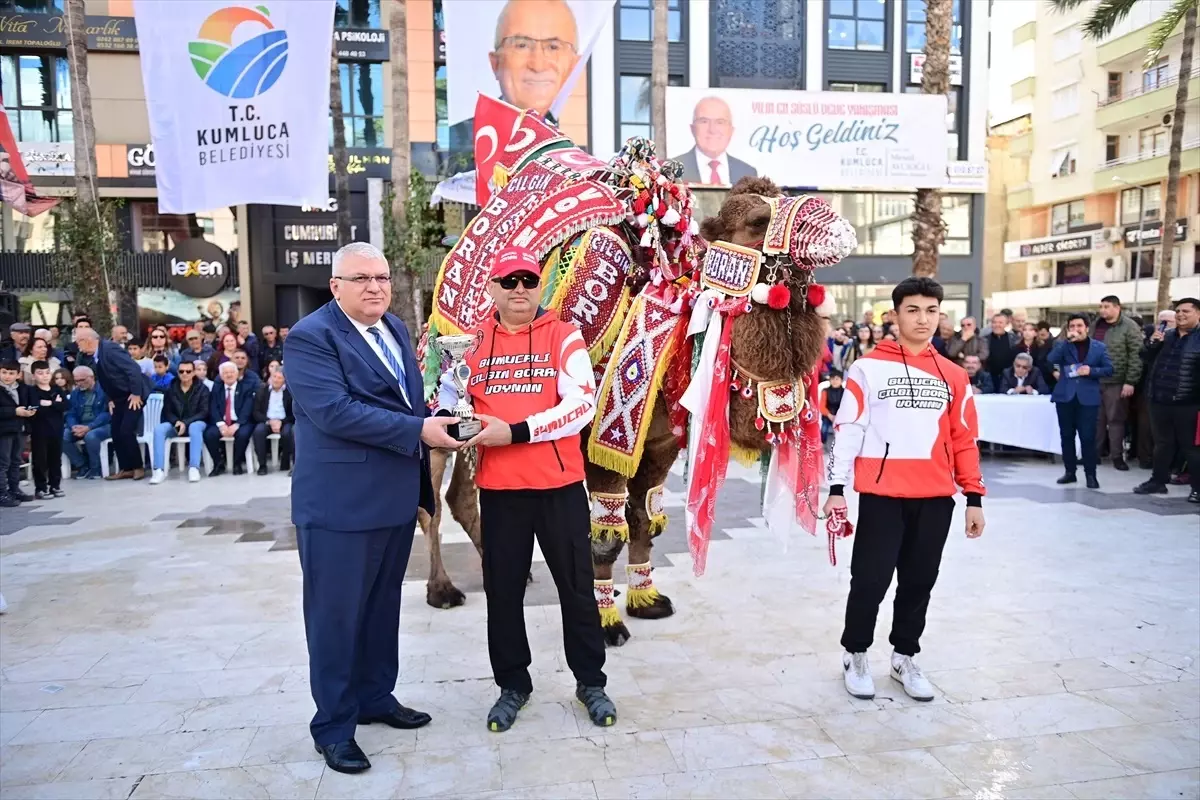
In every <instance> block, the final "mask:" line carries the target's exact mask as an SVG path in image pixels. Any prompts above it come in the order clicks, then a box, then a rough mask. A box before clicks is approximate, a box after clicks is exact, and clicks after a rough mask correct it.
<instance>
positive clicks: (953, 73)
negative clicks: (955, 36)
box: [908, 53, 963, 86]
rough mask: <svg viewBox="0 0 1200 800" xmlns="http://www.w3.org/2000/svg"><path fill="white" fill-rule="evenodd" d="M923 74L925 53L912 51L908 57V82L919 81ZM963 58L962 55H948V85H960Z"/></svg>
mask: <svg viewBox="0 0 1200 800" xmlns="http://www.w3.org/2000/svg"><path fill="white" fill-rule="evenodd" d="M924 74H925V54H924V53H912V54H911V55H909V57H908V82H909V83H920V82H921V76H922V75H924ZM962 79H963V60H962V56H956V55H951V56H950V85H951V86H962Z"/></svg>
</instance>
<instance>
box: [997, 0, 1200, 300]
mask: <svg viewBox="0 0 1200 800" xmlns="http://www.w3.org/2000/svg"><path fill="white" fill-rule="evenodd" d="M1168 5H1170V4H1169V3H1168V2H1166V0H1146V2H1142V3H1139V4H1137V5H1136V6H1135V7H1134V11H1133V13H1132V14H1130V15H1129V17H1127V18H1126V19H1125V20H1124V21H1123V22H1122V23H1120V24H1119V25H1118V27H1117V28H1116V29H1115V30H1114V31H1113V33H1112V34H1111V35H1110V36H1109V37H1108V38H1107V39H1105V40H1104V41H1102V42H1091V41H1089V40H1087V39H1085V38H1084V37H1083V36H1082V34H1081V32H1080V28H1079V22H1080V20H1081V19H1082V18H1083V16H1084V14H1085V12H1086V11H1087V10H1088V8H1087V6H1086V5H1085V6H1084V7H1082V8H1081V9H1078V10H1077V11H1075V12H1072V13H1070V14H1063V15H1059V14H1056V13H1054V12H1053V11H1052V10H1051V9H1050V7H1049V5H1048V4H1045V3H1038V4H1036V17H1035V18H1034V19H1033V20H1031V21H1029V22H1026V23H1025V24H1023V25H1021V26H1020V27H1018V28H1017V29H1016V31H1015V32H1014V34H1013V47H1014V50H1013V57H1012V61H1013V63H1015V64H1020V65H1024V67H1023V71H1022V72H1018V73H1016V74H1015V75H1014V78H1015V81H1014V83H1013V85H1012V93H1013V94H1012V97H1013V101H1014V102H1020V103H1022V104H1023V105H1024V107H1026V108H1029V109H1030V120H1031V124H1030V125H1029V126H1028V127H1027V129H1025V130H1021V131H1016V132H1010V133H1009V134H1008V135H1005V136H1004V138H1005V140H1006V141H1005V144H1004V146H1005V148H1006V150H1007V152H1008V153H1009V154H1010V155H1012V156H1014V157H1016V158H1019V159H1021V160H1022V161H1023V169H1022V172H1023V173H1024V175H1023V176H1021V177H1017V178H1015V179H1014V180H1013V181H1012V182H1011V183H1009V184H1008V185H1007V186H1006V187H1005V190H1006V191H1005V195H1006V197H1005V204H1006V205H1005V207H1006V210H1007V212H1008V220H1007V223H1008V224H1007V226H1006V227H1007V235H1006V239H1005V244H1004V255H1003V258H1004V261H1005V280H1004V286H1003V288H1002V289H1001V290H999V291H995V292H994V293H993V294H992V295H991V298H990V302H991V305H992V306H993V307H995V308H1001V307H1009V308H1025V309H1026V310H1027V311H1028V312H1029V317H1030V318H1031V319H1034V318H1043V319H1048V320H1050V321H1051V322H1058V323H1061V322H1062V321H1063V320H1065V318H1066V315H1067V314H1069V313H1070V312H1072V311H1078V310H1084V309H1086V310H1094V309H1095V307H1096V305H1097V304H1098V303H1099V301H1100V298H1101V297H1104V296H1106V295H1116V296H1118V297H1120V298H1121V299H1122V301H1123V303H1124V304H1125V307H1126V309H1127V310H1130V311H1136V312H1137V313H1141V314H1148V313H1152V312H1153V310H1154V304H1155V297H1156V294H1157V277H1158V275H1159V273H1160V271H1161V270H1162V269H1168V270H1170V274H1171V276H1172V279H1171V295H1172V296H1173V297H1183V296H1192V297H1194V296H1196V295H1197V294H1200V248H1198V247H1197V241H1200V231H1198V230H1197V229H1198V228H1200V217H1198V216H1197V215H1198V214H1200V113H1197V112H1196V108H1197V104H1198V103H1200V52H1198V53H1196V54H1193V59H1194V61H1193V63H1194V64H1195V65H1196V68H1195V69H1194V70H1193V71H1192V73H1191V75H1189V76H1186V79H1187V80H1188V81H1189V82H1190V86H1189V93H1190V96H1191V98H1192V102H1191V108H1190V109H1189V113H1188V114H1187V115H1186V117H1185V126H1184V135H1183V153H1182V159H1181V168H1182V169H1181V177H1180V182H1179V193H1178V210H1177V221H1176V225H1175V230H1174V231H1173V232H1170V233H1171V234H1172V235H1173V236H1174V239H1175V247H1174V250H1173V255H1172V259H1171V263H1170V264H1161V263H1159V256H1160V248H1161V245H1162V237H1163V235H1164V232H1163V230H1162V222H1161V216H1162V209H1163V205H1164V203H1165V200H1166V179H1167V153H1168V149H1169V145H1170V139H1171V125H1172V122H1173V119H1172V113H1173V110H1174V108H1175V92H1176V89H1177V85H1178V80H1179V69H1180V67H1179V64H1180V57H1181V55H1182V46H1183V43H1182V39H1183V36H1182V32H1178V33H1176V35H1175V36H1173V37H1171V39H1170V40H1168V42H1167V46H1166V48H1165V49H1164V50H1163V52H1162V54H1161V57H1160V58H1159V59H1158V60H1157V62H1156V63H1155V64H1153V65H1150V66H1147V65H1146V64H1144V63H1143V62H1144V58H1145V49H1146V40H1147V37H1148V35H1149V33H1150V30H1151V28H1152V26H1153V25H1154V24H1155V23H1156V22H1157V21H1158V19H1160V18H1161V16H1162V14H1163V12H1164V11H1165V8H1166V7H1167V6H1168ZM1198 51H1200V47H1198ZM998 133H999V132H998Z"/></svg>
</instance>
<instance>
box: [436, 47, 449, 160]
mask: <svg viewBox="0 0 1200 800" xmlns="http://www.w3.org/2000/svg"><path fill="white" fill-rule="evenodd" d="M446 97H447V96H446V66H445V65H444V64H443V65H442V66H440V67H438V68H437V69H436V70H434V72H433V105H434V116H435V117H436V119H437V145H438V149H439V150H442V151H446V150H449V149H450V123H449V120H450V113H449V107H448V106H447V99H446Z"/></svg>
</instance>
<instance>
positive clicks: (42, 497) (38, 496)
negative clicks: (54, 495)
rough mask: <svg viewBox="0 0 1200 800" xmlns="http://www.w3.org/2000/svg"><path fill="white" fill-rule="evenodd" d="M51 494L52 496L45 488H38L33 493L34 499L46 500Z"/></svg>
mask: <svg viewBox="0 0 1200 800" xmlns="http://www.w3.org/2000/svg"><path fill="white" fill-rule="evenodd" d="M49 496H50V493H49V492H47V491H45V490H44V489H38V490H37V491H35V492H34V493H33V499H34V500H45V499H46V498H47V497H49Z"/></svg>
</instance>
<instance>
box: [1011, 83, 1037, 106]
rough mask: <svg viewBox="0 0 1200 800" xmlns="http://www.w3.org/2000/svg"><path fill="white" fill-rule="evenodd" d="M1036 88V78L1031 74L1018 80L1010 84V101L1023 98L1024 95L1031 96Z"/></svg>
mask: <svg viewBox="0 0 1200 800" xmlns="http://www.w3.org/2000/svg"><path fill="white" fill-rule="evenodd" d="M1036 88H1037V79H1036V78H1034V77H1033V76H1030V77H1028V78H1025V79H1023V80H1019V81H1017V82H1016V83H1014V84H1013V85H1012V101H1013V102H1014V103H1015V102H1017V101H1018V100H1024V99H1025V98H1026V97H1028V98H1031V99H1032V98H1033V93H1034V91H1035V90H1036Z"/></svg>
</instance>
